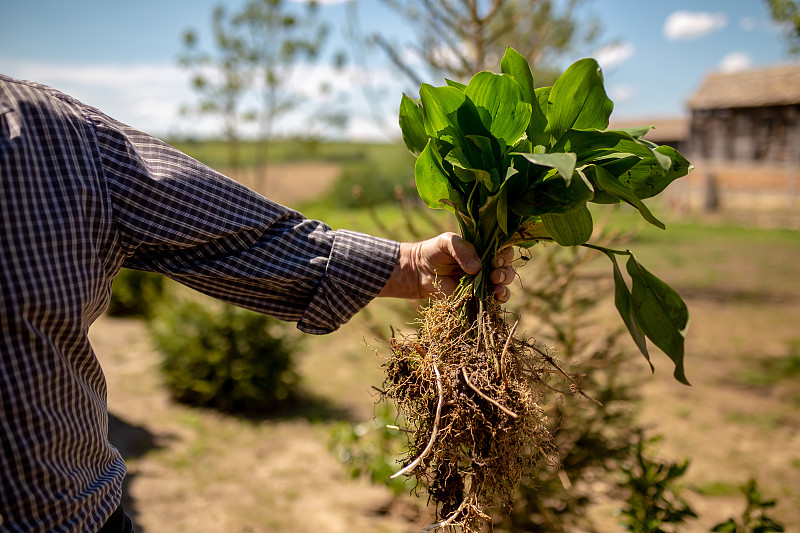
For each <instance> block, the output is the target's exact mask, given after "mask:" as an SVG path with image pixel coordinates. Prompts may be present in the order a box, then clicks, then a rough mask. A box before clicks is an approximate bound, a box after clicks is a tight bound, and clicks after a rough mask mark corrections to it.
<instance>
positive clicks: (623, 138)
mask: <svg viewBox="0 0 800 533" xmlns="http://www.w3.org/2000/svg"><path fill="white" fill-rule="evenodd" d="M630 131H631V130H605V131H601V130H598V129H594V128H592V129H575V128H573V129H570V130H569V131H567V132H566V133H564V135H563V141H564V142H565V144H566V146H567V147H568V148H569V151H571V152H575V153H576V154H577V156H578V160H579V161H584V160H591V159H592V158H595V157H600V156H603V155H606V154H608V153H611V152H626V153H631V151H630V150H626V149H625V147H626V146H628V145H627V144H624V143H625V142H627V143H634V144H638V145H640V146H639V147H638V148H637V149H636V151H637V153H640V154H642V156H646V155H648V153H650V152H652V148H651V147H650V145H649V144H647V143H645V142H644V141H642V140H641V136H639V137H636V136H634V135H631V133H630Z"/></svg>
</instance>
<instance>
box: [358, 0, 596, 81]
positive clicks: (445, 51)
mask: <svg viewBox="0 0 800 533" xmlns="http://www.w3.org/2000/svg"><path fill="white" fill-rule="evenodd" d="M382 1H383V2H384V3H385V4H387V5H389V6H390V7H392V8H393V9H394V10H395V11H396V12H397V13H399V14H400V15H401V16H403V17H404V18H405V19H407V20H408V21H409V22H410V27H411V28H415V36H414V41H413V42H411V43H397V42H389V41H388V40H387V39H386V38H385V37H384V36H382V35H381V34H379V33H374V34H372V35H371V36H369V37H368V38H369V40H370V41H371V42H372V43H374V44H375V45H377V46H378V47H379V48H381V49H382V50H383V51H384V52H385V53H386V55H387V56H388V57H389V59H390V60H391V61H392V62H393V63H394V64H395V66H396V67H398V68H399V69H400V70H401V71H402V72H403V73H405V74H406V75H407V76H408V77H409V79H410V81H411V82H413V83H414V85H415V86H419V85H420V84H421V83H422V82H423V81H428V80H429V77H428V75H427V74H428V73H425V75H423V74H422V73H421V70H420V68H424V69H427V70H429V71H430V73H431V74H433V75H434V76H443V77H448V78H454V79H456V80H458V81H465V80H468V79H469V78H470V77H471V76H472V75H473V74H474V73H476V72H478V71H480V70H486V69H490V68H493V67H494V66H495V65H496V64H497V63H498V62H499V60H500V58H501V57H502V55H503V53H504V51H505V49H506V47H507V46H512V47H513V48H515V49H516V50H517V51H519V52H520V53H521V54H522V55H523V56H525V59H527V60H528V62H529V63H531V66H532V68H533V71H534V72H536V73H537V75H538V78H537V80H536V82H537V85H549V84H550V83H551V82H552V81H554V79H555V77H556V76H557V74H558V73H559V72H560V69H559V67H560V63H561V60H562V59H563V58H564V56H565V55H567V54H568V53H570V52H572V51H573V50H574V49H575V48H576V47H578V46H583V45H587V44H589V43H592V42H594V41H595V40H596V39H597V37H598V35H599V25H598V22H597V20H596V19H595V18H594V17H588V18H586V20H583V19H581V18H579V16H578V11H579V8H580V7H581V6H582V5H583V4H585V3H586V0H567V1H566V2H559V1H555V0H438V1H436V0H382ZM409 52H410V53H409Z"/></svg>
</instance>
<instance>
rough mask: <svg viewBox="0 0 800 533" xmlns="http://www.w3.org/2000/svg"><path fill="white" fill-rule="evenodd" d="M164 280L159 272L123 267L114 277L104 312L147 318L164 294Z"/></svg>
mask: <svg viewBox="0 0 800 533" xmlns="http://www.w3.org/2000/svg"><path fill="white" fill-rule="evenodd" d="M166 281H167V280H166V278H165V277H164V276H162V275H161V274H155V273H153V272H143V271H141V270H130V269H127V268H123V269H122V270H120V272H119V274H117V277H116V278H114V283H113V285H112V286H111V301H110V302H109V304H108V309H107V310H106V313H107V314H109V315H110V316H125V317H139V318H148V317H149V316H151V315H152V313H153V310H154V308H155V306H156V305H157V304H158V303H159V301H160V300H161V299H162V298H163V296H164V292H165V290H166Z"/></svg>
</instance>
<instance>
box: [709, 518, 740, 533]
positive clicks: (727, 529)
mask: <svg viewBox="0 0 800 533" xmlns="http://www.w3.org/2000/svg"><path fill="white" fill-rule="evenodd" d="M711 531H716V532H719V533H736V532H737V531H738V526H737V525H736V522H735V521H734V520H733V518H729V519H728V521H727V522H723V523H721V524H717V525H716V526H714V529H712V530H711Z"/></svg>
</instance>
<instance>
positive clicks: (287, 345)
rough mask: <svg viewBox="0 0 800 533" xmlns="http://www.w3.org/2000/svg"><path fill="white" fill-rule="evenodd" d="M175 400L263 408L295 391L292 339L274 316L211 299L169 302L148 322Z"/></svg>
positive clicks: (253, 410)
mask: <svg viewBox="0 0 800 533" xmlns="http://www.w3.org/2000/svg"><path fill="white" fill-rule="evenodd" d="M149 326H150V332H151V334H152V337H153V339H154V342H155V344H156V348H157V349H158V351H160V352H161V353H162V354H163V356H164V358H163V360H162V364H161V370H162V374H163V376H164V380H165V384H166V386H167V388H168V389H169V391H170V393H171V394H172V396H173V398H175V399H176V400H178V401H180V402H183V403H187V404H190V405H197V406H202V407H212V408H215V409H219V410H221V411H225V412H241V413H246V414H260V413H267V412H269V411H272V410H274V409H275V408H277V407H278V406H279V404H281V403H282V402H286V401H289V400H292V399H293V398H294V397H295V396H296V393H297V390H296V388H297V385H298V382H299V377H298V375H297V373H296V371H295V369H294V364H293V360H292V355H293V354H294V353H295V351H296V349H297V340H296V338H295V337H292V336H290V335H289V334H288V332H287V330H286V326H285V325H284V324H282V323H280V322H279V321H278V320H277V319H275V318H271V317H269V316H266V315H262V314H259V313H255V312H252V311H248V310H246V309H241V308H238V307H234V306H232V305H228V304H221V303H217V302H213V301H208V302H205V303H201V302H198V301H192V300H180V301H177V302H168V303H165V304H164V305H163V306H161V307H160V308H159V310H158V312H157V314H156V315H155V316H154V318H153V320H152V321H151V322H150V323H149Z"/></svg>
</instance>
